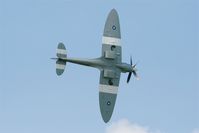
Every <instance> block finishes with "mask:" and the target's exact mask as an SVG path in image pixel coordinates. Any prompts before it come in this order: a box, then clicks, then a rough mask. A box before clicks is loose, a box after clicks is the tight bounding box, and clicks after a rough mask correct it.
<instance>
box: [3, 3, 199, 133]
mask: <svg viewBox="0 0 199 133" xmlns="http://www.w3.org/2000/svg"><path fill="white" fill-rule="evenodd" d="M112 8H115V9H116V10H117V11H118V13H119V17H120V24H121V35H122V46H123V47H122V48H123V49H122V52H123V62H129V58H130V55H132V57H133V62H134V63H135V62H137V61H139V64H138V66H137V68H138V70H139V71H138V73H139V75H140V77H141V80H139V81H136V80H135V79H134V78H133V77H132V79H131V82H130V83H129V84H127V83H126V78H127V74H122V76H121V80H120V88H119V93H118V97H117V102H116V105H115V109H114V113H113V116H112V118H111V120H110V122H109V123H108V124H105V123H104V122H103V120H102V118H101V115H100V110H99V103H98V84H99V71H98V70H97V69H93V68H89V67H84V66H78V65H74V64H70V63H68V64H67V67H66V71H65V73H64V74H63V75H62V76H61V77H58V76H56V74H55V62H54V61H52V60H50V58H51V57H55V52H56V47H57V44H58V42H63V43H64V44H65V46H66V48H67V53H68V56H69V57H85V58H95V57H99V56H100V54H101V38H102V33H103V29H104V24H105V20H106V17H107V15H108V13H109V11H110V10H111V9H112ZM198 20H199V3H198V2H197V0H165V1H163V0H108V1H107V0H84V1H80V0H79V1H78V0H57V1H50V0H17V1H14V0H0V133H68V132H72V133H80V132H81V133H92V132H93V133H120V132H119V131H118V132H117V131H115V132H112V131H110V130H109V128H112V127H113V126H114V124H113V123H115V124H116V126H117V123H122V122H124V121H126V123H129V125H133V126H134V125H135V124H137V125H138V126H140V127H141V128H142V127H148V129H149V130H150V131H147V133H148V132H150V133H152V132H158V131H159V132H160V133H198V132H199V129H198V128H199V54H198V53H199V46H198V45H199V24H198V23H199V21H198ZM124 123H125V122H124ZM118 125H119V124H118ZM132 129H133V128H132ZM194 130H195V131H194ZM124 133H125V132H124ZM126 133H127V132H126ZM128 133H145V132H133V131H132V132H128Z"/></svg>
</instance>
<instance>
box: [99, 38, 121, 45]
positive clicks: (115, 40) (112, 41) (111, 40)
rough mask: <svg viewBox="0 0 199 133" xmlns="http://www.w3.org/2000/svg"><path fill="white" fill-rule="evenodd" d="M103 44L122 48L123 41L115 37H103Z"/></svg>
mask: <svg viewBox="0 0 199 133" xmlns="http://www.w3.org/2000/svg"><path fill="white" fill-rule="evenodd" d="M102 44H109V45H116V46H120V45H121V39H120V38H115V37H106V36H103V37H102Z"/></svg>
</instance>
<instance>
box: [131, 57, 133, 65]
mask: <svg viewBox="0 0 199 133" xmlns="http://www.w3.org/2000/svg"><path fill="white" fill-rule="evenodd" d="M130 63H131V65H132V64H133V62H132V56H131V58H130Z"/></svg>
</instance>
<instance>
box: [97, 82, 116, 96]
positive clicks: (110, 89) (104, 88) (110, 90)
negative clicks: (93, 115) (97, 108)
mask: <svg viewBox="0 0 199 133" xmlns="http://www.w3.org/2000/svg"><path fill="white" fill-rule="evenodd" d="M99 91H100V92H104V93H111V94H117V91H118V86H110V85H103V84H100V85H99Z"/></svg>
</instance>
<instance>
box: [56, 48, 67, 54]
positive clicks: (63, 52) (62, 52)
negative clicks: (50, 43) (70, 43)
mask: <svg viewBox="0 0 199 133" xmlns="http://www.w3.org/2000/svg"><path fill="white" fill-rule="evenodd" d="M57 53H58V54H63V55H66V50H65V49H57Z"/></svg>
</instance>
